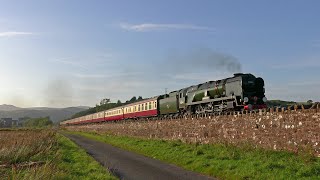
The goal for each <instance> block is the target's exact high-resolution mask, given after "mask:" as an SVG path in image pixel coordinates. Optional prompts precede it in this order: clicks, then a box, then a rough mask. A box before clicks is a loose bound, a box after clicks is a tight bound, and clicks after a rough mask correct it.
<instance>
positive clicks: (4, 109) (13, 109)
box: [0, 104, 21, 111]
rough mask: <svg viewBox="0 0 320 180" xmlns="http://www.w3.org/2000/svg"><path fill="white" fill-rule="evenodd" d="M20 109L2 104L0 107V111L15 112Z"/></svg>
mask: <svg viewBox="0 0 320 180" xmlns="http://www.w3.org/2000/svg"><path fill="white" fill-rule="evenodd" d="M19 109H21V108H19V107H16V106H14V105H10V104H2V105H0V111H15V110H19Z"/></svg>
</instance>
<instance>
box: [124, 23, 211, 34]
mask: <svg viewBox="0 0 320 180" xmlns="http://www.w3.org/2000/svg"><path fill="white" fill-rule="evenodd" d="M120 27H121V28H122V29H125V30H129V31H137V32H145V31H158V30H169V29H180V30H202V31H213V30H214V28H211V27H206V26H198V25H193V24H155V23H142V24H128V23H121V24H120Z"/></svg>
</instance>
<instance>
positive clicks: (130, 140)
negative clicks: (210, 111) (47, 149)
mask: <svg viewBox="0 0 320 180" xmlns="http://www.w3.org/2000/svg"><path fill="white" fill-rule="evenodd" d="M67 133H71V134H78V135H82V136H85V137H87V138H90V139H93V140H98V141H101V142H105V143H108V144H111V145H114V146H117V147H120V148H123V149H127V150H130V151H134V152H137V153H140V154H143V155H145V156H149V157H151V158H155V159H159V160H162V161H165V162H168V163H172V164H176V165H178V166H180V167H183V168H185V169H188V170H191V171H195V172H199V173H202V174H206V175H209V176H213V177H217V178H219V179H320V159H319V158H316V157H314V156H312V155H309V154H308V153H305V154H298V155H297V154H294V153H291V152H286V151H271V150H264V149H256V148H253V147H252V146H249V145H243V146H242V147H236V146H233V145H224V144H213V145H202V144H186V143H183V142H181V141H165V140H155V139H152V140H150V139H141V138H134V137H125V136H114V135H108V134H96V133H93V132H67Z"/></svg>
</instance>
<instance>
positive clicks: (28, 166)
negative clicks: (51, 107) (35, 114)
mask: <svg viewBox="0 0 320 180" xmlns="http://www.w3.org/2000/svg"><path fill="white" fill-rule="evenodd" d="M0 179H116V178H115V177H113V176H112V175H110V174H109V172H108V171H106V170H105V168H103V167H102V166H101V165H100V164H99V163H98V162H96V161H95V160H94V159H93V158H92V157H90V156H89V155H87V154H86V152H85V151H84V150H83V149H81V148H79V147H78V146H77V145H75V144H74V143H73V142H72V141H71V140H69V139H67V138H66V137H64V136H62V135H59V134H57V133H56V132H55V131H52V130H0Z"/></svg>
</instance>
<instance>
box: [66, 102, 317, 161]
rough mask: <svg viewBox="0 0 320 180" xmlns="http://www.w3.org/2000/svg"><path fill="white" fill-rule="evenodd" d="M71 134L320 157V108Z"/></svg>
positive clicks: (92, 127)
mask: <svg viewBox="0 0 320 180" xmlns="http://www.w3.org/2000/svg"><path fill="white" fill-rule="evenodd" d="M67 129H69V130H71V131H94V132H98V133H106V132H107V133H109V134H112V135H121V136H132V137H139V138H148V139H162V140H180V141H182V142H186V143H196V144H217V143H219V144H230V145H236V146H240V145H243V144H245V145H250V146H252V147H254V148H263V149H267V150H276V151H283V150H286V151H291V152H295V153H308V154H312V155H315V156H318V157H319V156H320V109H319V106H318V107H317V108H314V109H302V110H284V109H282V110H280V109H277V110H274V111H268V112H267V111H260V112H256V113H244V114H243V113H231V114H228V115H220V116H189V117H177V118H170V119H165V120H149V121H121V122H117V123H101V124H89V125H81V126H68V127H67Z"/></svg>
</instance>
